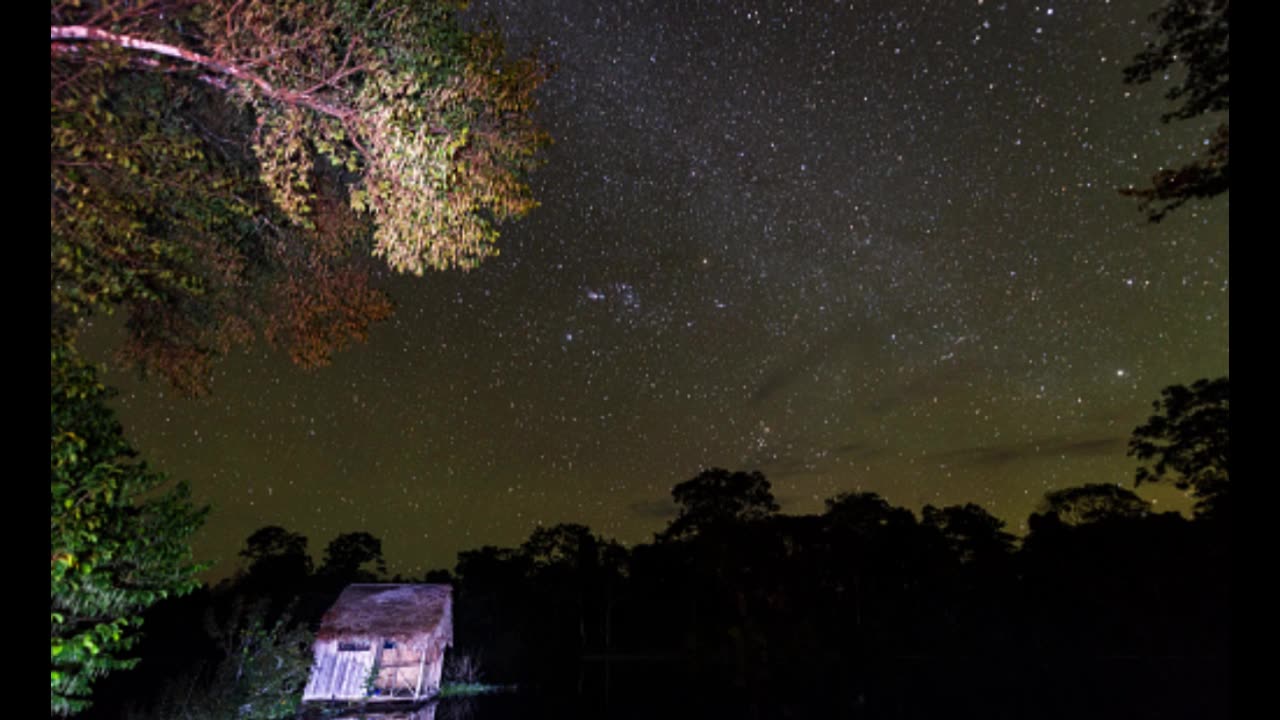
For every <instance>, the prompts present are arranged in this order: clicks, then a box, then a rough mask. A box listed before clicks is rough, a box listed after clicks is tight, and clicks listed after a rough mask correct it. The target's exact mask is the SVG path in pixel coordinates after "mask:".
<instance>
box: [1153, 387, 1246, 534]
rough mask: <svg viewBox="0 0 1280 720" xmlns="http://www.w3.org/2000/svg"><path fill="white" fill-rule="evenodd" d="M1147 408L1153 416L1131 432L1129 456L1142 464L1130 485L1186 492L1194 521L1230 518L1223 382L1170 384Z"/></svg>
mask: <svg viewBox="0 0 1280 720" xmlns="http://www.w3.org/2000/svg"><path fill="white" fill-rule="evenodd" d="M1160 395H1161V399H1159V400H1156V401H1155V402H1153V403H1152V405H1153V406H1154V408H1155V411H1156V412H1155V414H1154V415H1152V416H1151V417H1150V418H1148V420H1147V422H1146V423H1145V424H1143V425H1140V426H1138V427H1137V428H1135V429H1134V431H1133V437H1132V438H1131V439H1130V440H1129V452H1128V454H1129V455H1132V456H1135V457H1137V458H1138V459H1139V460H1142V461H1144V462H1145V461H1150V460H1154V461H1155V462H1154V463H1152V464H1150V465H1143V466H1141V467H1139V468H1138V471H1137V477H1136V478H1135V481H1134V484H1135V485H1136V486H1137V485H1142V483H1144V482H1148V483H1158V482H1168V483H1172V484H1173V486H1174V487H1176V488H1178V489H1179V490H1190V491H1191V493H1192V495H1193V496H1195V498H1196V508H1195V510H1196V515H1197V516H1199V517H1215V518H1223V519H1225V518H1227V517H1229V513H1230V504H1229V502H1228V501H1229V499H1230V490H1231V484H1230V467H1229V466H1230V461H1231V388H1230V383H1229V380H1228V379H1227V378H1225V377H1222V378H1218V379H1216V380H1208V379H1202V380H1197V381H1196V382H1195V383H1193V384H1192V385H1191V387H1189V388H1188V387H1186V386H1184V385H1171V386H1169V387H1167V388H1165V389H1164V390H1162V391H1161V393H1160Z"/></svg>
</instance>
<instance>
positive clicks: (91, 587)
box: [49, 343, 205, 715]
mask: <svg viewBox="0 0 1280 720" xmlns="http://www.w3.org/2000/svg"><path fill="white" fill-rule="evenodd" d="M49 391H50V426H51V433H50V435H51V438H50V463H49V476H50V483H49V499H50V509H49V527H50V538H49V548H50V557H49V598H50V602H49V617H50V632H49V665H50V671H49V710H50V713H52V714H57V715H71V714H74V713H77V712H79V711H81V710H83V709H85V708H86V707H88V706H89V696H90V693H91V690H92V686H93V683H94V682H95V681H96V680H97V679H99V678H101V677H102V676H103V675H106V674H107V673H109V672H111V671H114V670H121V669H127V668H130V667H132V666H133V665H134V664H136V662H137V660H135V659H130V658H127V657H125V656H124V654H125V653H126V652H128V651H129V649H130V648H132V647H133V645H134V644H135V643H136V642H137V639H138V628H139V626H140V625H141V623H142V617H141V615H142V612H143V611H144V610H146V609H147V608H148V607H150V606H152V605H154V604H155V603H156V602H158V601H159V600H161V599H163V598H165V597H169V596H172V595H181V594H185V593H187V592H190V591H191V590H193V589H195V587H196V586H197V582H196V579H195V576H196V573H197V571H198V570H200V567H199V566H197V565H195V564H193V563H192V562H191V550H190V547H189V545H188V543H189V540H190V537H191V534H192V533H193V532H194V531H195V530H196V528H197V527H199V526H200V524H201V522H202V521H203V518H204V515H205V510H202V509H198V508H195V507H193V506H192V504H191V501H190V493H189V491H188V489H187V486H186V485H185V484H182V483H178V484H176V485H169V484H167V483H166V481H165V478H164V476H162V475H160V474H158V473H155V472H152V471H151V470H149V469H148V468H147V467H146V466H145V465H143V464H141V463H136V462H134V460H133V458H134V457H135V452H134V451H133V449H132V448H130V447H129V445H128V443H127V442H126V441H125V439H124V431H123V428H122V427H121V426H120V423H119V422H118V421H117V420H116V418H115V414H114V413H113V412H112V411H111V409H110V408H108V407H107V405H106V402H105V400H106V397H107V395H108V392H107V390H106V388H104V387H103V386H102V385H101V384H100V383H98V381H97V376H96V373H95V371H94V369H93V368H92V367H90V366H88V365H86V364H84V363H83V362H82V361H81V360H80V359H79V358H78V357H76V355H75V353H74V352H73V351H71V350H70V349H68V348H67V347H66V346H65V345H62V344H58V343H55V344H54V345H53V348H52V357H51V363H50V381H49Z"/></svg>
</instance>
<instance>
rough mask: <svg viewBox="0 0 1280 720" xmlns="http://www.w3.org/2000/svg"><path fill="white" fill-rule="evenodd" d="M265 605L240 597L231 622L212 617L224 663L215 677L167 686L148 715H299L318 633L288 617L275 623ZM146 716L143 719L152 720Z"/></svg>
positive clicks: (252, 718)
mask: <svg viewBox="0 0 1280 720" xmlns="http://www.w3.org/2000/svg"><path fill="white" fill-rule="evenodd" d="M267 605H268V604H267V603H266V602H265V601H260V602H257V603H250V604H245V603H244V602H243V601H242V598H240V597H237V598H236V599H235V603H234V604H233V606H232V607H231V609H230V614H229V617H227V618H226V620H224V621H222V622H219V621H217V620H215V619H214V617H213V614H212V613H210V614H209V615H208V616H206V618H205V626H206V627H205V629H206V631H207V632H208V633H209V636H210V638H212V639H213V640H214V641H215V642H216V643H217V644H218V646H219V649H220V650H221V654H222V660H221V662H219V663H218V664H217V665H216V666H215V667H214V668H213V669H212V672H204V673H201V672H197V673H195V674H194V675H192V676H189V677H183V678H176V679H174V680H173V681H171V682H169V683H166V685H165V687H164V690H163V691H162V692H161V694H160V697H159V699H158V702H157V703H156V707H154V708H153V709H152V712H151V713H149V714H148V715H147V716H149V717H154V718H163V719H164V720H171V719H172V718H183V719H184V720H206V719H207V720H223V719H224V718H236V719H237V720H285V719H286V718H295V717H297V716H298V708H299V706H300V705H301V703H302V691H303V688H305V687H306V685H307V680H308V679H309V677H310V674H311V663H312V660H313V659H314V655H313V654H312V642H313V641H314V639H315V637H314V634H313V633H312V632H311V631H310V630H308V629H307V627H306V625H305V624H304V623H295V622H294V621H293V619H292V618H291V617H290V616H289V615H288V614H287V613H286V614H285V615H283V616H282V617H280V618H279V619H277V620H275V621H274V622H272V621H270V620H269V619H268V616H269V615H271V614H272V613H271V612H270V611H269V609H268V606H267ZM147 716H144V717H147Z"/></svg>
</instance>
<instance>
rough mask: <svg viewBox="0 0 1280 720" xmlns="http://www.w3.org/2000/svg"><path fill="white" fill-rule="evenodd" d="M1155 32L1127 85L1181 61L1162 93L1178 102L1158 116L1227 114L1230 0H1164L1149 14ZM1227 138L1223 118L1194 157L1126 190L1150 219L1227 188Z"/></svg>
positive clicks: (1163, 72)
mask: <svg viewBox="0 0 1280 720" xmlns="http://www.w3.org/2000/svg"><path fill="white" fill-rule="evenodd" d="M1151 20H1152V22H1154V23H1155V24H1156V25H1157V26H1158V27H1159V36H1158V39H1157V40H1155V41H1150V42H1148V43H1147V46H1146V48H1145V49H1144V50H1143V51H1142V52H1140V53H1139V54H1138V55H1137V57H1135V58H1134V60H1133V62H1132V63H1131V64H1130V65H1129V66H1128V67H1126V68H1125V70H1124V79H1125V82H1126V83H1130V84H1142V83H1147V82H1151V81H1152V80H1154V79H1156V78H1159V77H1166V76H1167V74H1168V73H1169V71H1170V70H1171V69H1172V68H1174V67H1175V66H1177V65H1181V66H1182V68H1183V69H1184V70H1185V72H1186V75H1185V77H1184V78H1183V80H1182V82H1181V83H1178V84H1175V85H1174V86H1173V87H1172V88H1171V89H1170V90H1169V91H1168V92H1167V93H1166V97H1167V98H1168V99H1169V100H1171V101H1175V102H1180V103H1181V105H1180V106H1179V107H1178V108H1177V109H1175V110H1172V111H1170V112H1167V113H1165V114H1164V116H1163V117H1162V118H1161V120H1163V121H1164V122H1169V121H1171V120H1175V119H1177V120H1187V119H1191V118H1195V117H1198V116H1200V115H1203V114H1205V113H1219V112H1221V113H1229V112H1230V103H1231V0H1165V2H1164V4H1163V5H1162V6H1161V7H1160V9H1158V10H1156V11H1155V12H1154V13H1152V15H1151ZM1230 160H1231V140H1230V128H1229V120H1228V119H1226V118H1224V119H1223V120H1222V122H1221V124H1220V125H1219V126H1218V129H1217V131H1216V132H1215V133H1214V136H1213V138H1212V139H1211V140H1210V141H1209V143H1208V147H1207V149H1206V151H1205V153H1204V155H1203V158H1202V159H1201V160H1199V161H1196V162H1193V163H1189V164H1187V165H1184V166H1183V167H1180V168H1172V169H1162V170H1160V171H1159V172H1157V173H1156V174H1155V175H1154V176H1153V177H1152V180H1151V182H1152V184H1151V187H1148V188H1140V189H1137V188H1131V189H1127V190H1124V191H1123V192H1124V194H1126V195H1130V196H1133V197H1136V198H1138V200H1139V207H1140V208H1141V209H1142V210H1143V211H1144V212H1146V213H1147V217H1148V218H1149V219H1150V220H1151V221H1152V222H1159V221H1160V220H1161V219H1163V218H1164V216H1165V215H1167V214H1168V213H1169V212H1170V211H1172V210H1174V209H1176V208H1178V207H1180V206H1182V205H1183V204H1185V203H1186V202H1187V201H1188V200H1191V199H1193V198H1210V197H1214V196H1216V195H1221V194H1223V193H1226V192H1228V191H1229V190H1230V189H1231V173H1230Z"/></svg>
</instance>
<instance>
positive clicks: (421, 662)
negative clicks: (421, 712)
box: [413, 648, 427, 700]
mask: <svg viewBox="0 0 1280 720" xmlns="http://www.w3.org/2000/svg"><path fill="white" fill-rule="evenodd" d="M426 665H427V650H426V648H423V650H422V653H421V654H420V655H419V656H418V686H417V687H415V688H414V689H413V699H414V700H417V699H418V695H420V694H421V693H422V672H423V669H424V668H425V667H426Z"/></svg>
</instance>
